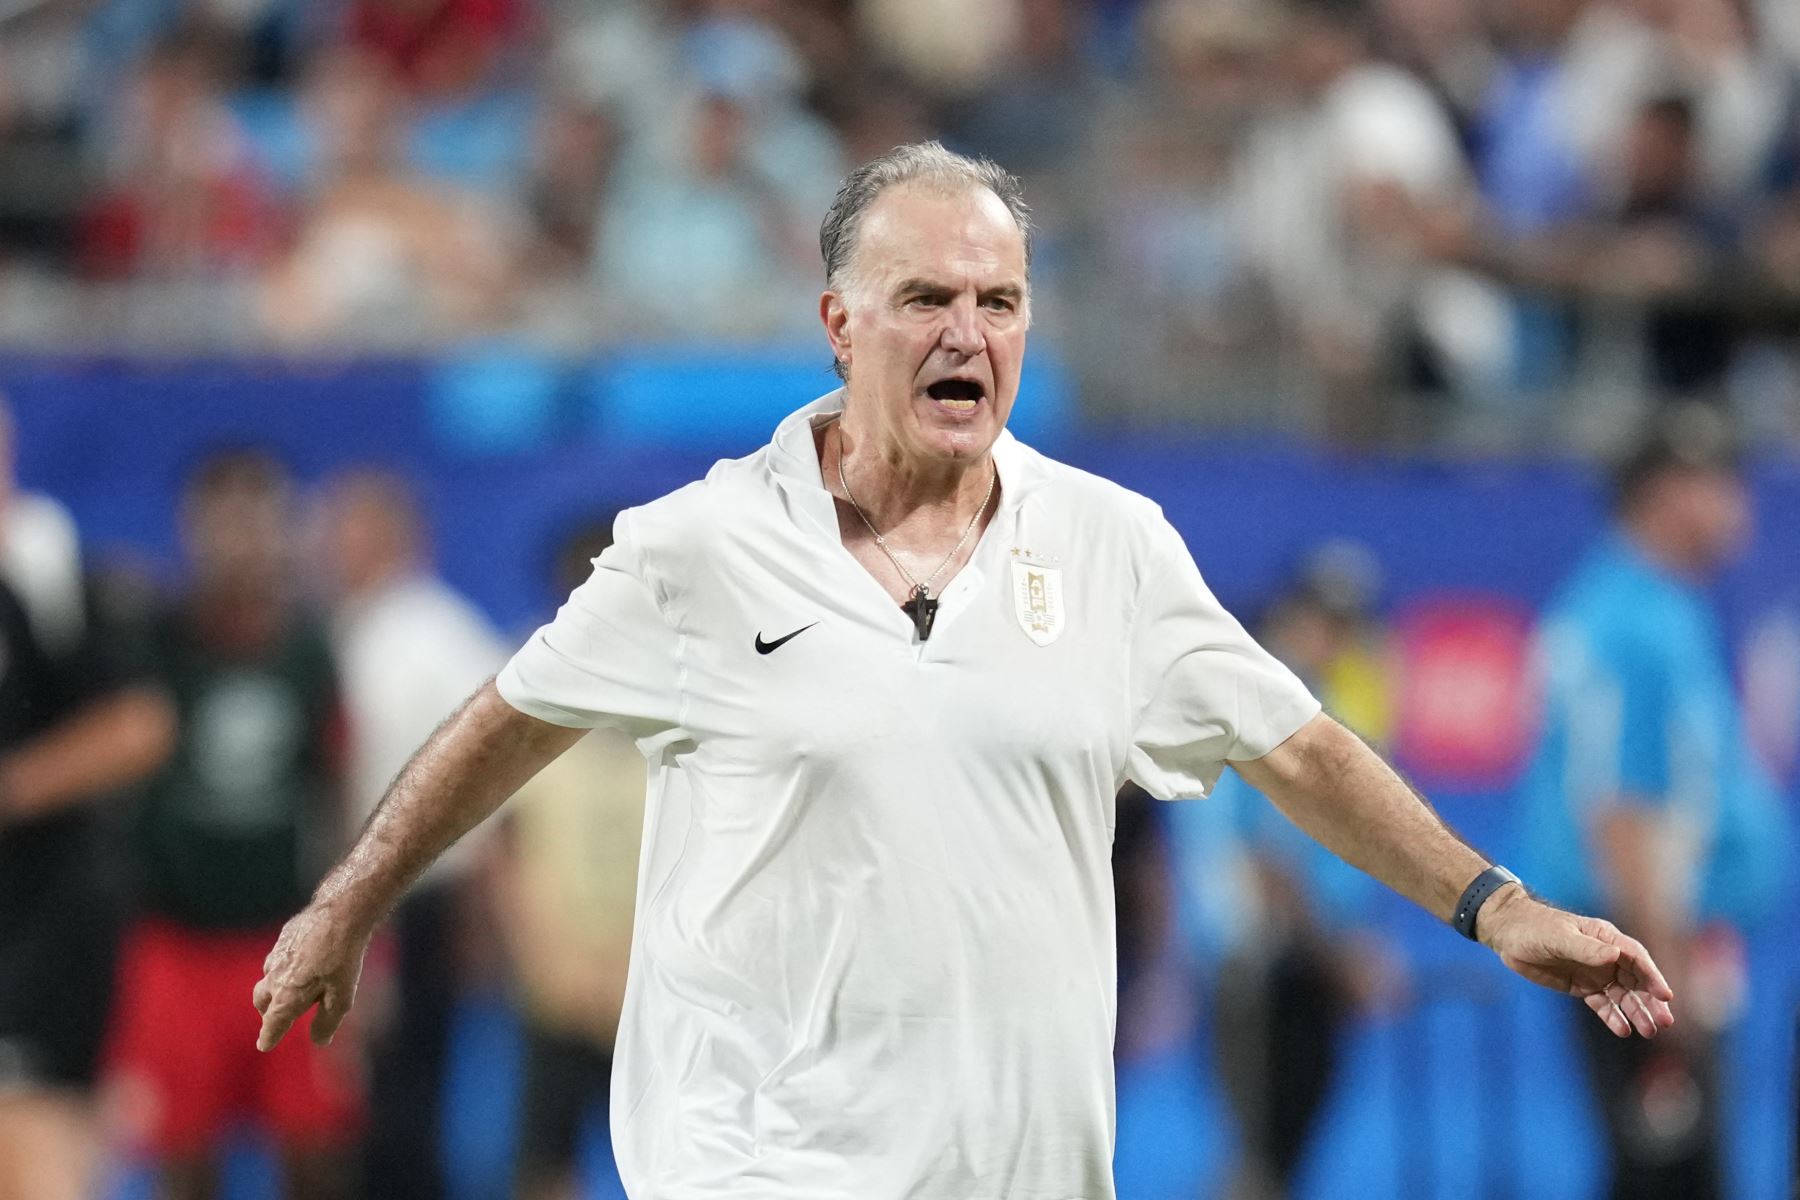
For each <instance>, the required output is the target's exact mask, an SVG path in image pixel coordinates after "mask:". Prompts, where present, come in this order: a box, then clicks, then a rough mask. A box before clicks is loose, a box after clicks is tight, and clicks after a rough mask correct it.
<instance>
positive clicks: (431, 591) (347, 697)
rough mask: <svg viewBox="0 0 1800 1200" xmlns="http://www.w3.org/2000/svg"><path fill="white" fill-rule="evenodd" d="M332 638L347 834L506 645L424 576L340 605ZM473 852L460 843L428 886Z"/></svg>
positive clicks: (497, 664)
mask: <svg viewBox="0 0 1800 1200" xmlns="http://www.w3.org/2000/svg"><path fill="white" fill-rule="evenodd" d="M332 633H333V641H334V644H335V649H336V651H337V656H338V670H339V672H340V675H341V686H342V688H343V696H344V710H345V715H346V716H347V717H348V718H349V725H350V787H351V798H352V799H351V804H350V809H351V812H350V816H351V818H352V819H353V822H354V827H353V828H352V829H351V830H350V832H351V833H352V834H354V833H355V830H356V828H360V827H361V825H362V822H363V821H364V820H366V819H367V817H368V815H369V813H370V812H371V811H373V810H374V807H375V804H376V802H377V801H379V800H380V799H381V797H382V796H383V795H384V794H385V793H386V791H387V787H388V784H389V783H391V782H393V779H394V776H396V775H398V774H399V773H400V768H401V767H404V766H405V765H406V763H407V760H408V759H410V758H411V757H412V755H413V752H414V751H416V750H417V749H418V748H419V747H420V746H421V745H423V744H424V743H425V740H426V739H427V738H429V737H430V736H431V734H432V731H433V730H435V729H436V728H437V727H438V725H439V723H440V722H442V721H443V719H444V718H445V717H447V716H449V715H450V714H451V713H452V712H454V711H455V710H456V708H457V706H458V705H460V704H461V703H462V702H463V701H464V700H466V699H468V698H469V694H470V693H471V692H473V691H474V690H475V689H476V688H478V687H480V686H481V685H482V684H483V683H484V682H486V680H487V679H488V677H489V676H491V675H492V674H493V673H494V672H495V671H498V670H499V669H500V668H501V666H502V665H504V664H505V662H506V646H505V643H504V642H502V641H501V640H500V636H499V635H498V634H497V633H495V632H494V629H493V627H492V626H491V625H489V624H488V621H487V619H486V618H485V617H483V616H482V615H481V613H480V612H478V611H477V610H476V608H475V606H474V605H473V604H471V603H469V601H468V600H466V599H464V598H463V597H462V596H461V595H459V594H458V593H456V592H455V591H453V590H452V589H451V588H450V586H449V585H448V584H445V583H444V582H442V581H441V580H438V579H436V578H433V577H432V576H430V575H425V574H415V575H407V576H404V577H401V578H399V579H396V580H395V581H393V582H392V583H390V584H388V585H387V586H386V587H384V588H382V589H380V590H379V591H377V592H374V593H373V594H371V595H368V596H364V597H360V598H358V599H356V600H354V601H351V602H349V603H347V604H345V605H344V606H343V608H342V609H341V610H340V611H339V613H338V615H337V619H336V622H335V623H334V626H333V630H332ZM478 844H479V841H478V839H477V838H475V837H468V838H464V839H463V840H462V841H460V842H458V843H457V844H456V845H455V846H452V847H451V848H450V851H449V853H447V854H445V855H444V856H443V857H442V858H440V859H439V860H438V861H437V862H436V863H434V864H433V865H432V868H431V870H430V871H429V872H427V874H426V878H427V879H431V880H441V879H445V878H448V877H449V876H450V875H452V874H454V873H455V872H456V871H458V870H461V869H462V868H464V867H466V866H467V864H468V862H469V858H470V855H471V854H472V853H473V849H472V848H473V847H474V846H475V845H478Z"/></svg>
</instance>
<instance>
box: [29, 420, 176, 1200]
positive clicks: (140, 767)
mask: <svg viewBox="0 0 1800 1200" xmlns="http://www.w3.org/2000/svg"><path fill="white" fill-rule="evenodd" d="M13 436H14V434H13V428H12V421H11V417H10V414H7V413H5V412H3V411H0V528H4V531H5V533H4V543H3V545H0V560H3V562H4V568H3V570H0V655H3V656H4V663H5V670H4V672H0V1197H4V1198H5V1200H86V1198H87V1197H89V1196H91V1195H92V1194H93V1188H94V1187H95V1185H96V1179H95V1174H96V1173H95V1171H94V1166H95V1164H96V1162H97V1160H98V1151H99V1145H98V1136H97V1134H98V1131H97V1128H96V1120H95V1111H94V1108H95V1106H94V1085H95V1082H96V1078H97V1075H98V1070H99V1063H100V1054H101V1043H102V1038H103V1035H104V1032H105V1026H106V1019H107V1013H108V1011H109V1008H110V1005H111V1002H112V993H113V966H114V962H115V956H116V952H117V948H118V939H119V931H120V925H121V922H122V921H123V918H124V904H125V895H124V890H123V888H122V887H121V885H120V884H121V881H120V872H119V861H118V859H119V854H118V849H119V847H118V844H117V843H118V839H117V837H116V836H115V834H116V829H117V826H118V824H119V822H118V821H117V820H115V819H113V815H112V814H109V813H107V812H105V811H104V807H103V806H104V804H105V802H106V801H107V800H108V799H110V798H116V797H117V795H118V793H120V792H121V791H122V790H123V789H125V788H126V787H127V786H128V785H130V784H133V783H134V782H136V781H137V780H139V779H141V778H142V777H143V776H145V775H147V774H148V773H149V772H151V771H153V770H154V769H155V768H156V767H157V766H158V765H159V764H160V763H161V761H162V760H163V758H164V757H165V756H166V755H167V753H168V752H169V749H170V747H171V745H172V744H173V742H174V725H175V718H174V713H173V711H172V709H171V707H170V705H169V702H168V700H167V698H166V697H165V696H164V695H163V694H162V692H161V691H160V690H158V689H157V687H156V686H155V684H154V683H153V682H152V681H151V680H149V679H148V678H147V677H146V675H145V673H144V669H143V663H142V662H141V661H140V659H139V657H138V656H137V655H136V654H134V653H133V636H132V635H133V633H134V630H133V629H132V624H133V620H132V619H133V617H134V616H136V615H137V614H134V613H131V612H118V611H116V610H115V607H114V606H113V605H111V604H108V603H102V602H100V601H102V600H104V599H106V598H107V597H106V596H105V595H104V594H101V593H98V592H90V591H89V590H88V589H86V588H84V587H83V586H82V581H81V579H80V576H79V573H78V572H79V561H78V559H77V557H76V547H75V544H74V539H73V536H72V535H73V530H72V528H68V529H65V528H63V527H62V526H61V520H62V519H66V517H65V518H60V519H58V520H57V521H55V522H53V524H52V525H51V526H48V527H47V526H46V525H45V524H44V523H43V521H41V520H40V519H38V518H35V517H32V516H29V515H27V513H28V512H29V511H33V510H35V511H37V512H40V513H41V512H46V511H51V510H50V509H49V508H47V507H46V506H48V505H49V503H50V502H49V501H48V500H47V499H46V498H43V497H36V496H33V495H31V494H30V493H26V492H22V491H18V490H16V489H15V487H14V481H13V477H12V459H13ZM54 511H55V512H57V513H60V509H56V510H54ZM47 528H48V529H49V532H50V533H51V534H52V535H53V536H52V537H51V538H49V539H46V537H45V536H44V534H45V531H46V529H47ZM65 535H67V536H65Z"/></svg>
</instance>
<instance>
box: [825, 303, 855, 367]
mask: <svg viewBox="0 0 1800 1200" xmlns="http://www.w3.org/2000/svg"><path fill="white" fill-rule="evenodd" d="M819 320H820V321H822V322H824V325H825V340H826V341H828V342H830V343H831V353H832V355H833V357H835V358H836V359H837V360H838V362H840V363H842V364H843V365H844V366H845V367H848V366H849V365H850V310H849V309H848V308H846V307H845V306H844V297H843V294H842V293H840V292H826V293H825V294H824V295H822V296H820V297H819Z"/></svg>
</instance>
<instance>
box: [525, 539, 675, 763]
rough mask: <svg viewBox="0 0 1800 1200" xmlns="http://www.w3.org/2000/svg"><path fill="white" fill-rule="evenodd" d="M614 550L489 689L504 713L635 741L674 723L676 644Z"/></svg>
mask: <svg viewBox="0 0 1800 1200" xmlns="http://www.w3.org/2000/svg"><path fill="white" fill-rule="evenodd" d="M630 516H631V514H630V513H629V512H627V513H625V514H623V515H621V516H620V518H619V520H618V523H617V525H616V526H615V534H616V536H617V540H616V541H615V542H614V543H613V545H612V546H610V547H608V548H607V550H606V551H605V553H603V554H601V555H600V557H599V558H596V559H595V560H594V573H593V574H592V575H590V576H589V577H588V579H587V582H585V583H583V584H582V585H581V586H580V587H578V588H576V589H575V591H574V592H573V593H572V594H571V595H570V596H569V599H568V600H567V601H566V602H565V603H564V604H563V606H562V608H561V609H559V610H558V611H557V614H556V618H555V619H554V620H552V621H551V622H550V623H549V624H548V625H545V626H544V627H543V628H541V629H539V630H538V631H537V632H536V633H534V634H532V636H531V640H530V641H528V642H526V643H525V645H524V646H523V647H521V648H520V650H519V652H518V653H517V654H515V655H513V657H512V661H511V662H509V663H507V664H506V667H505V668H504V669H503V670H502V671H501V672H500V674H499V676H498V678H496V679H495V681H494V683H495V687H496V688H498V689H499V692H500V695H501V697H502V698H503V699H504V700H505V701H506V702H507V703H508V704H510V705H512V706H513V707H514V708H516V709H518V710H519V711H520V712H522V713H525V714H527V715H529V716H533V717H537V718H538V719H539V720H542V721H548V722H550V723H551V724H553V725H563V726H567V727H569V728H574V729H588V728H594V727H599V726H604V727H608V728H614V729H620V730H623V731H624V732H626V733H628V734H630V735H631V736H633V737H636V738H645V737H654V736H656V735H657V734H661V733H666V732H668V731H669V730H671V729H673V728H675V727H676V726H677V725H679V723H680V706H681V697H680V685H679V680H680V639H679V637H678V636H677V634H676V632H675V630H674V628H673V627H672V626H671V625H670V624H669V622H668V620H667V619H666V618H665V617H664V615H663V611H662V609H661V607H660V606H659V605H658V603H657V599H656V595H655V592H654V590H653V588H652V586H651V584H650V582H649V581H648V579H647V578H646V574H645V568H644V563H643V560H642V557H641V555H640V553H639V551H638V548H637V547H636V546H635V545H634V544H633V542H632V540H631V537H630Z"/></svg>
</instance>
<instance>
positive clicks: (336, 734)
mask: <svg viewBox="0 0 1800 1200" xmlns="http://www.w3.org/2000/svg"><path fill="white" fill-rule="evenodd" d="M291 492H292V488H291V484H290V483H289V481H288V478H287V475H286V473H285V472H284V471H283V470H282V469H281V468H280V467H279V466H278V465H277V464H276V463H275V462H274V460H272V459H271V458H269V457H268V456H266V455H264V454H261V453H258V452H253V451H232V452H227V453H223V454H218V455H214V456H212V457H209V458H208V459H206V460H205V461H203V462H202V463H201V464H200V465H199V466H198V467H197V468H196V469H195V470H194V472H193V473H192V475H191V476H190V477H189V478H188V480H187V483H186V487H185V490H184V494H183V497H182V507H181V514H180V516H181V534H182V539H183V544H184V546H185V548H186V551H187V555H188V563H189V567H190V572H191V574H190V577H189V579H188V583H187V588H186V592H185V595H184V596H183V597H182V599H181V601H180V602H179V604H178V605H176V607H175V608H174V609H173V610H172V611H171V612H170V613H168V614H167V616H166V618H165V619H164V620H163V622H162V628H161V629H160V631H159V632H158V635H157V637H156V644H155V645H154V647H153V649H152V651H151V653H152V655H153V662H154V671H155V676H156V678H157V679H158V680H159V681H160V683H161V685H162V686H163V687H164V688H166V689H167V690H168V691H169V693H170V694H171V695H172V697H173V699H174V702H175V707H176V711H177V715H178V721H179V734H178V739H177V742H176V747H175V752H174V754H173V756H172V757H171V758H170V759H169V761H168V763H167V764H166V765H165V766H164V767H163V769H162V770H161V771H160V772H159V773H158V774H157V775H156V776H155V777H154V778H153V779H152V780H151V781H150V783H149V786H148V788H147V791H146V795H145V797H144V802H143V805H142V810H141V812H140V814H139V817H138V820H137V827H136V832H135V838H134V841H135V845H134V858H135V860H136V874H137V875H138V878H139V887H140V891H141V896H140V901H139V905H140V912H139V915H138V917H137V919H136V920H135V922H134V924H133V925H132V927H131V928H130V929H129V930H128V932H127V935H126V938H125V943H124V947H123V950H122V951H121V956H120V966H119V976H118V1003H117V1004H116V1006H115V1009H114V1024H113V1029H112V1032H111V1035H110V1040H111V1046H110V1049H109V1052H108V1053H109V1059H110V1064H109V1069H110V1072H111V1074H112V1075H113V1077H114V1079H115V1080H116V1083H117V1089H118V1094H119V1096H120V1098H121V1112H122V1114H123V1117H124V1121H125V1123H126V1126H127V1129H128V1136H129V1138H130V1141H131V1143H132V1148H133V1149H134V1150H136V1151H137V1152H138V1153H140V1154H143V1155H145V1156H147V1157H148V1158H149V1159H151V1160H152V1161H153V1162H154V1163H155V1165H156V1166H157V1168H158V1171H159V1174H160V1176H161V1181H160V1186H161V1189H162V1193H161V1194H162V1195H164V1196H167V1197H170V1198H172V1200H187V1198H189V1197H194V1198H203V1197H208V1196H212V1195H215V1194H217V1188H216V1172H217V1167H218V1163H217V1158H218V1155H219V1152H220V1150H221V1148H222V1146H223V1143H224V1140H225V1138H226V1136H227V1135H228V1134H229V1133H231V1132H233V1131H234V1130H235V1129H237V1128H238V1127H239V1126H240V1125H244V1124H248V1125H249V1126H251V1127H253V1128H255V1129H257V1130H258V1131H260V1132H262V1133H264V1134H266V1135H268V1136H269V1137H271V1138H273V1139H274V1141H275V1143H276V1145H277V1146H278V1147H279V1150H280V1152H281V1158H282V1164H283V1167H284V1170H285V1176H286V1180H287V1189H288V1190H287V1195H288V1196H289V1197H290V1198H291V1200H315V1198H318V1197H330V1196H341V1195H344V1194H345V1193H344V1189H343V1180H344V1178H345V1176H344V1162H343V1152H344V1151H345V1150H346V1149H347V1147H348V1145H349V1142H350V1139H351V1137H352V1136H353V1133H354V1131H355V1128H356V1125H357V1123H358V1121H359V1119H360V1108H361V1102H360V1097H359V1096H358V1092H357V1084H356V1081H355V1078H354V1071H353V1067H352V1064H351V1063H350V1061H349V1060H348V1058H347V1056H346V1054H345V1052H344V1051H343V1050H341V1049H340V1050H337V1051H324V1050H321V1049H319V1048H318V1047H315V1046H313V1045H311V1044H309V1043H306V1042H304V1041H303V1040H299V1039H297V1040H296V1041H295V1042H294V1044H293V1045H292V1046H291V1047H289V1048H288V1050H287V1051H286V1052H285V1053H283V1054H279V1055H259V1054H257V1053H256V1052H255V1049H254V1047H246V1044H245V1039H246V1037H248V1036H249V1034H248V1032H247V1031H246V1030H245V1028H244V1020H243V1017H242V1015H241V1013H240V1011H239V1010H240V1009H242V1007H243V995H244V993H245V990H246V989H247V988H249V987H251V986H253V984H254V981H255V978H256V976H257V975H258V974H259V973H260V971H261V963H262V958H263V955H264V953H265V951H266V947H265V945H264V943H265V942H266V941H267V940H268V933H267V930H268V925H269V922H270V921H272V920H275V919H278V916H279V914H280V913H281V911H282V910H283V909H285V908H288V907H290V906H292V905H293V904H295V903H296V902H298V900H300V899H302V898H304V897H305V896H306V895H308V894H309V893H310V892H311V890H312V887H313V885H314V883H315V882H317V880H318V877H319V869H320V866H321V864H322V862H323V861H324V859H325V858H326V857H327V856H328V855H330V854H331V852H332V850H333V848H334V847H336V846H338V845H341V844H342V836H341V832H342V825H341V820H342V810H341V808H340V805H341V802H342V799H343V797H342V790H343V771H342V758H343V745H342V742H343V729H342V717H341V714H340V712H339V708H338V695H337V683H336V672H335V669H334V667H333V665H332V661H331V655H330V651H329V648H328V646H327V644H326V641H325V637H324V634H323V631H322V630H320V629H318V628H317V627H316V626H314V625H313V623H312V622H311V621H309V620H308V619H307V618H306V617H305V616H303V615H302V614H301V613H300V612H299V611H298V610H297V609H296V608H295V606H294V597H293V592H294V588H295V579H294V566H295V564H294V562H293V554H292V551H293V545H294V538H293V535H292V529H291V520H292V512H291V507H292V502H291Z"/></svg>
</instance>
